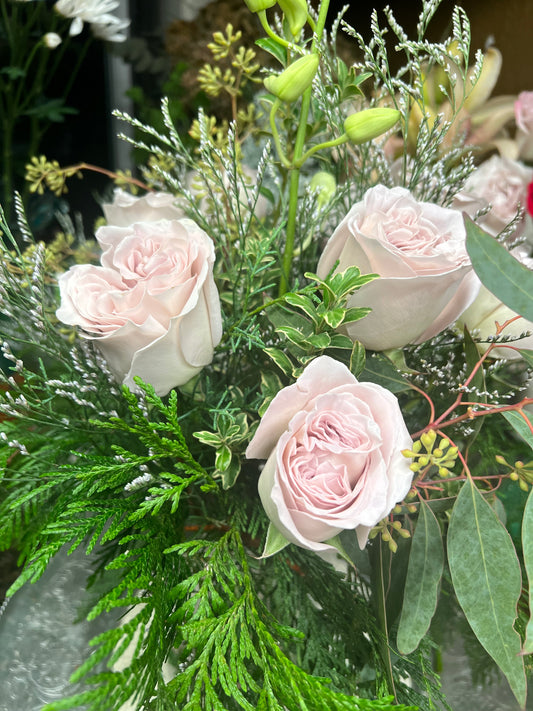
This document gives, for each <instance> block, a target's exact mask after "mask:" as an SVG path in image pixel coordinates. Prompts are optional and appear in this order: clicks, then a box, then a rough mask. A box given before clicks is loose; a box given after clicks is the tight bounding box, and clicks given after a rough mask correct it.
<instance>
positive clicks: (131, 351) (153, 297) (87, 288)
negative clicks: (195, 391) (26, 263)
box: [57, 219, 222, 395]
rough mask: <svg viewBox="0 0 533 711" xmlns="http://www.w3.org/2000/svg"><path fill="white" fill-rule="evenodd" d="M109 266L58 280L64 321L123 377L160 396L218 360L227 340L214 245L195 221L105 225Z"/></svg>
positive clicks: (75, 271)
mask: <svg viewBox="0 0 533 711" xmlns="http://www.w3.org/2000/svg"><path fill="white" fill-rule="evenodd" d="M96 236H97V239H98V240H99V241H100V243H101V244H103V245H104V246H106V251H105V252H104V254H103V256H102V264H103V267H92V266H81V267H80V266H77V267H73V268H71V269H70V270H69V271H68V272H67V273H66V274H64V275H62V276H61V277H60V278H59V286H60V290H61V307H60V308H59V309H58V311H57V316H58V318H59V319H60V320H61V321H63V322H64V323H68V324H70V325H77V326H80V327H81V328H82V329H83V330H84V332H85V335H86V336H87V337H88V338H93V339H95V342H96V344H97V346H98V347H99V348H100V350H101V351H102V353H103V355H104V357H105V358H106V360H107V361H108V363H109V366H110V368H111V370H112V371H113V373H114V374H115V376H116V377H117V379H118V380H119V381H121V382H123V383H124V384H126V385H128V387H130V388H134V382H133V377H134V376H139V377H141V378H142V379H143V380H144V381H145V382H148V383H150V384H151V385H153V386H154V388H155V390H156V392H157V393H158V394H159V395H165V394H166V393H168V392H169V390H171V389H172V388H173V387H176V386H179V385H183V384H185V383H186V382H187V381H188V380H190V379H191V378H192V377H193V376H194V375H196V374H197V373H198V372H199V371H200V370H201V369H202V368H203V367H204V366H206V365H208V364H209V363H210V362H211V360H212V358H213V352H214V347H215V346H216V345H217V344H218V342H219V341H220V338H221V336H222V323H221V313H220V303H219V299H218V292H217V289H216V286H215V283H214V280H213V264H214V259H215V255H214V246H213V242H212V240H211V239H210V238H209V237H208V236H207V235H206V234H205V232H203V231H202V230H200V229H199V228H198V227H197V225H195V223H194V222H192V221H191V220H185V219H184V220H173V221H171V220H161V221H160V222H154V223H152V224H144V223H142V224H133V225H131V226H130V227H110V226H107V227H101V228H100V229H99V230H98V232H97V235H96Z"/></svg>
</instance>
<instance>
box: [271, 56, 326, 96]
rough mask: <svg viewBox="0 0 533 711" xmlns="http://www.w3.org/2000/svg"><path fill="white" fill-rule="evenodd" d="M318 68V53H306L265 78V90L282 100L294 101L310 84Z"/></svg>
mask: <svg viewBox="0 0 533 711" xmlns="http://www.w3.org/2000/svg"><path fill="white" fill-rule="evenodd" d="M317 69H318V55H317V54H306V55H305V57H300V59H297V60H296V61H295V62H293V63H292V64H291V65H289V66H288V67H287V69H285V71H283V72H282V73H281V74H278V75H277V76H270V77H267V78H266V79H265V87H266V90H267V91H269V92H270V93H271V94H274V96H276V97H277V98H278V99H281V100H282V101H288V102H291V101H296V99H299V98H300V96H301V95H302V94H303V93H304V91H305V90H306V89H307V88H308V87H309V86H311V83H312V81H313V78H314V76H315V74H316V72H317Z"/></svg>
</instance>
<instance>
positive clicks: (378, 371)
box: [359, 353, 409, 393]
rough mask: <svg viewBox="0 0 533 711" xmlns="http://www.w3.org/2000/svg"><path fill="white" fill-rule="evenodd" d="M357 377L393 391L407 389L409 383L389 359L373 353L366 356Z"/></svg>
mask: <svg viewBox="0 0 533 711" xmlns="http://www.w3.org/2000/svg"><path fill="white" fill-rule="evenodd" d="M359 379H360V380H361V381H363V382H365V381H366V382H369V383H377V384H378V385H382V386H383V387H385V388H387V390H390V391H391V392H393V393H399V392H402V391H404V390H409V383H408V382H407V380H405V379H404V378H403V377H402V374H401V373H399V372H398V371H397V370H396V368H395V367H394V365H393V364H392V363H391V362H390V360H388V358H385V357H384V356H382V355H379V354H375V353H374V354H373V355H372V356H371V357H370V358H367V360H366V366H365V369H364V370H363V371H362V373H361V376H360V378H359Z"/></svg>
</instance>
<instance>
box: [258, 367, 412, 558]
mask: <svg viewBox="0 0 533 711" xmlns="http://www.w3.org/2000/svg"><path fill="white" fill-rule="evenodd" d="M411 446H412V440H411V437H410V436H409V433H408V431H407V428H406V426H405V423H404V420H403V417H402V414H401V412H400V407H399V405H398V400H397V399H396V397H395V396H394V395H393V394H392V393H390V392H389V391H388V390H386V389H385V388H382V387H381V386H380V385H374V384H373V383H360V382H358V381H357V380H356V378H355V377H354V376H353V375H352V373H350V371H349V370H348V368H347V367H346V366H345V365H343V364H342V363H339V362H338V361H336V360H333V359H332V358H329V357H328V356H321V357H319V358H316V359H315V360H313V361H311V363H310V364H309V365H308V366H307V367H306V368H305V370H304V372H303V373H302V374H301V375H300V377H299V378H298V380H297V381H296V382H295V383H294V384H293V385H290V386H289V387H286V388H284V389H283V390H281V391H280V392H279V393H278V394H277V395H276V397H275V398H274V400H273V401H272V402H271V404H270V406H269V407H268V409H267V411H266V412H265V414H264V415H263V418H262V420H261V422H260V423H259V427H258V429H257V431H256V433H255V435H254V437H253V439H252V441H251V442H250V444H249V446H248V449H247V450H246V456H247V457H248V458H249V459H266V460H267V462H266V464H265V466H264V468H263V471H262V472H261V476H260V478H259V495H260V497H261V501H262V504H263V506H264V508H265V511H266V514H267V516H268V517H269V519H270V520H271V522H272V524H273V525H274V526H275V528H276V529H278V531H279V532H280V533H282V535H283V536H284V537H285V538H286V539H287V540H288V541H290V542H292V543H295V544H296V545H298V546H302V547H303V548H309V549H310V550H314V551H326V550H331V548H332V546H331V545H330V544H328V543H327V541H328V540H329V539H330V538H332V537H333V536H336V535H337V534H338V533H340V532H341V531H343V530H346V529H350V530H355V531H356V534H357V539H358V541H359V545H360V547H361V548H364V546H365V545H366V542H367V540H368V534H369V532H370V530H371V529H372V528H373V527H374V526H375V525H376V524H377V523H378V522H379V521H381V520H382V519H383V518H384V517H385V516H387V514H389V512H390V511H391V510H392V508H393V507H394V506H395V504H396V503H397V502H399V501H401V500H402V499H403V498H404V497H405V496H406V494H407V493H408V491H409V489H410V487H411V481H412V478H413V472H412V471H411V469H410V468H409V462H408V461H407V460H406V459H405V458H404V457H403V456H402V454H401V450H402V449H409V448H411Z"/></svg>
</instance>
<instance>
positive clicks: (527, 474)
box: [496, 454, 533, 491]
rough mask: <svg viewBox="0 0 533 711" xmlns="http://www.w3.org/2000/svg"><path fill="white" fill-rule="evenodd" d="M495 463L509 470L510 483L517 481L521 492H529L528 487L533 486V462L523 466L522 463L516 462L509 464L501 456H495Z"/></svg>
mask: <svg viewBox="0 0 533 711" xmlns="http://www.w3.org/2000/svg"><path fill="white" fill-rule="evenodd" d="M496 461H497V462H498V464H503V465H505V466H506V467H508V469H510V472H509V479H510V480H511V481H517V482H518V486H519V487H520V488H521V489H522V491H529V487H530V486H531V485H532V484H533V462H528V463H527V464H524V462H521V461H518V462H515V463H514V464H509V462H507V460H506V459H505V457H502V455H501V454H497V455H496Z"/></svg>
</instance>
